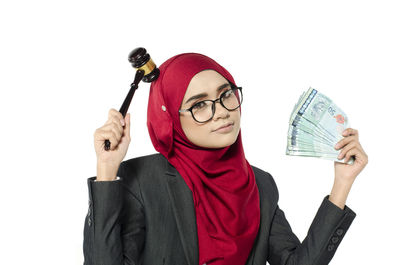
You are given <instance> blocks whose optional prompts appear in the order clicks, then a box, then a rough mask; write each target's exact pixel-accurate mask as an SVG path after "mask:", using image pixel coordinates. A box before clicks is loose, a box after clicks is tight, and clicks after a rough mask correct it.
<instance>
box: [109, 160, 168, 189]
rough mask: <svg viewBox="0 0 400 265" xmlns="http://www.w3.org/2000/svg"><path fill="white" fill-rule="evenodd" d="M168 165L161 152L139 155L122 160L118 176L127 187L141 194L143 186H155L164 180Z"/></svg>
mask: <svg viewBox="0 0 400 265" xmlns="http://www.w3.org/2000/svg"><path fill="white" fill-rule="evenodd" d="M167 165H168V160H167V159H166V158H165V157H164V156H163V155H162V154H160V153H154V154H149V155H144V156H139V157H135V158H131V159H128V160H125V161H122V163H121V164H120V166H119V169H118V173H117V176H119V177H120V178H121V184H123V186H125V188H127V189H128V190H130V191H131V193H134V194H136V195H139V194H141V189H142V188H143V187H147V186H151V187H154V185H157V184H159V183H160V181H162V180H161V179H162V176H164V174H165V171H166V168H167ZM140 197H141V195H140Z"/></svg>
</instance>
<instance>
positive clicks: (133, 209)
mask: <svg viewBox="0 0 400 265" xmlns="http://www.w3.org/2000/svg"><path fill="white" fill-rule="evenodd" d="M126 174H127V172H126V169H125V167H124V162H122V163H121V164H120V167H119V169H118V173H117V175H118V177H119V179H118V180H113V181H96V182H95V181H94V180H95V178H96V177H90V178H88V179H87V184H88V190H89V209H88V213H87V215H86V218H85V224H84V239H83V253H84V265H136V264H139V256H140V253H141V251H142V249H143V244H144V240H145V216H144V208H143V204H142V202H141V201H140V197H139V196H138V194H134V193H133V191H132V190H130V189H129V188H128V187H127V185H125V184H124V178H125V176H126Z"/></svg>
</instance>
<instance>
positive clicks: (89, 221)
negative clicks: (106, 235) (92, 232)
mask: <svg viewBox="0 0 400 265" xmlns="http://www.w3.org/2000/svg"><path fill="white" fill-rule="evenodd" d="M88 225H89V226H91V225H92V219H90V218H89V219H88Z"/></svg>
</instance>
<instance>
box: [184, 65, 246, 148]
mask: <svg viewBox="0 0 400 265" xmlns="http://www.w3.org/2000/svg"><path fill="white" fill-rule="evenodd" d="M223 84H229V82H228V81H227V80H226V79H225V78H224V77H223V76H222V75H220V74H219V73H218V72H216V71H214V70H204V71H201V72H199V73H197V74H196V75H195V76H194V77H193V78H192V80H191V81H190V83H189V85H188V87H187V89H186V93H185V96H184V97H183V100H182V103H181V106H180V109H188V108H190V107H191V106H193V105H194V104H196V103H198V102H200V101H202V100H206V99H211V100H215V99H217V98H219V96H220V95H221V94H222V93H223V92H225V91H226V90H228V89H229V88H230V86H227V87H225V88H223V89H222V90H220V91H218V90H217V88H218V87H219V86H221V85H223ZM201 93H205V94H207V96H205V97H201V98H197V99H193V100H191V101H188V99H190V98H191V97H193V96H195V95H198V94H201ZM187 101H188V102H187ZM180 122H181V126H182V129H183V131H184V133H185V135H186V137H187V138H188V139H189V140H190V141H191V142H192V143H193V144H195V145H197V146H201V147H207V148H222V147H226V146H229V145H232V144H233V143H234V142H235V141H236V139H237V137H238V135H239V131H240V110H239V108H237V109H235V110H233V111H229V110H227V109H225V108H224V107H223V106H222V105H221V104H220V103H219V102H217V103H216V104H215V114H214V117H213V118H212V119H211V120H209V121H207V122H204V123H200V122H197V121H195V120H194V119H193V117H192V114H191V113H190V111H185V112H181V113H180ZM228 123H233V125H232V126H231V128H229V129H225V130H216V129H218V128H219V127H221V126H222V125H225V124H228Z"/></svg>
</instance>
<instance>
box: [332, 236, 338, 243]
mask: <svg viewBox="0 0 400 265" xmlns="http://www.w3.org/2000/svg"><path fill="white" fill-rule="evenodd" d="M331 241H332V243H337V242H338V241H339V238H338V237H337V236H334V237H332V239H331Z"/></svg>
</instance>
